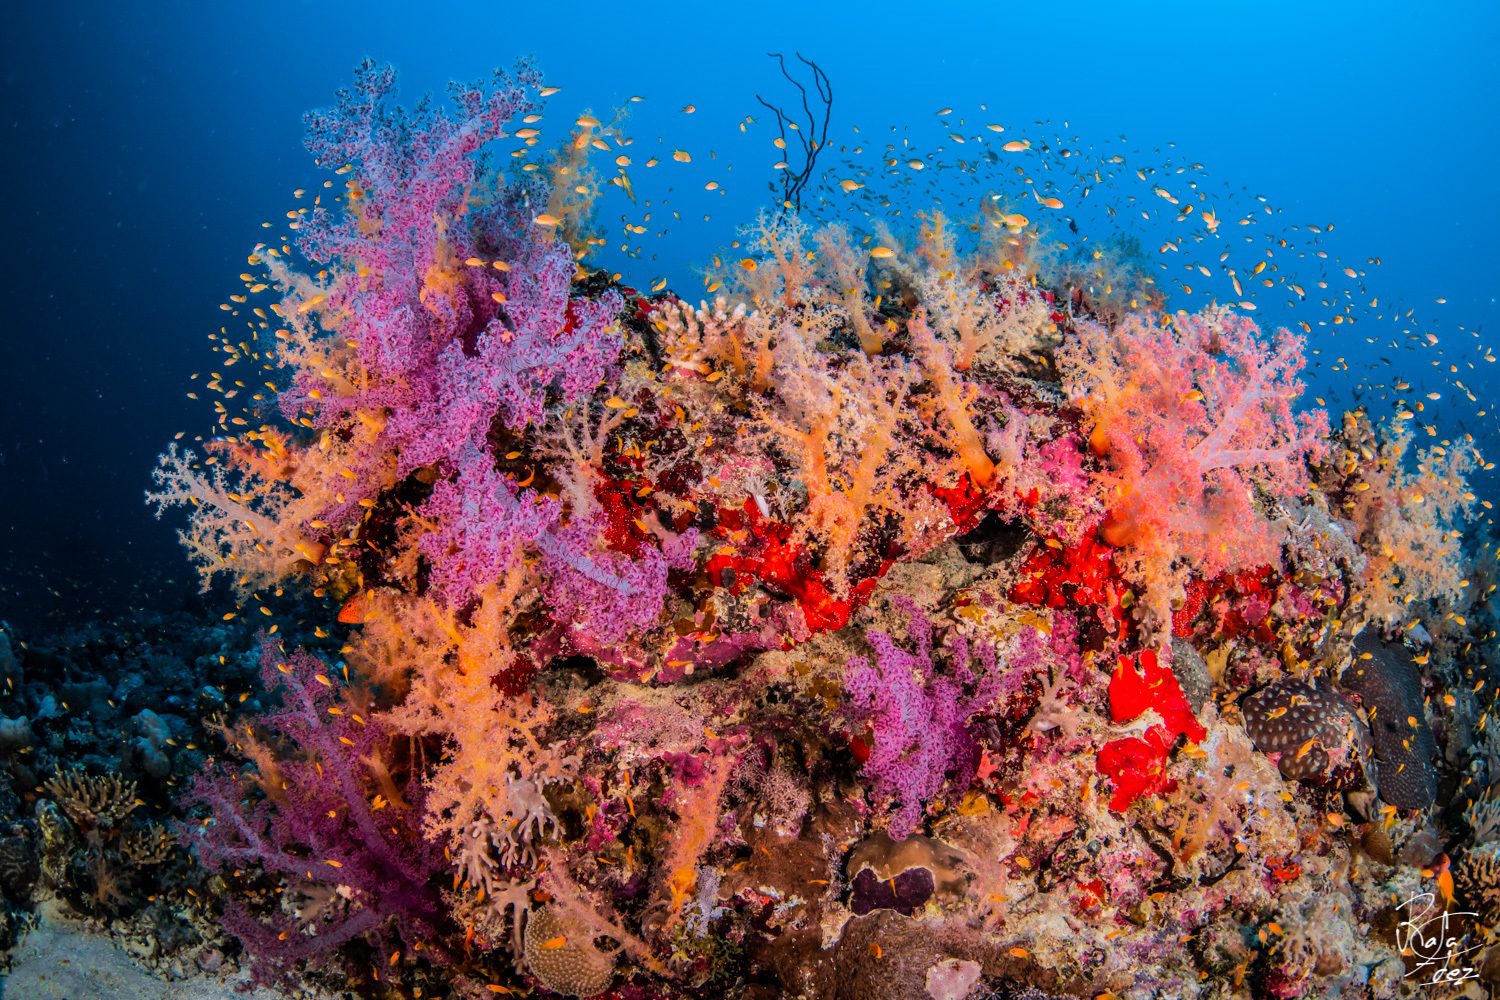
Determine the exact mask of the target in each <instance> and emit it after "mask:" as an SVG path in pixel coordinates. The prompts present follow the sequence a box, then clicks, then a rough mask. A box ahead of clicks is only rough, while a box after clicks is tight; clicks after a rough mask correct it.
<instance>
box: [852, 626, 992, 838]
mask: <svg viewBox="0 0 1500 1000" xmlns="http://www.w3.org/2000/svg"><path fill="white" fill-rule="evenodd" d="M891 603H892V605H893V606H895V607H896V608H897V609H898V610H899V611H900V612H901V613H903V614H905V615H907V616H908V625H907V643H906V646H903V645H901V644H899V643H897V642H896V640H894V639H892V638H891V637H890V636H889V635H887V634H886V633H884V632H879V631H873V630H872V631H870V632H869V633H868V634H867V636H866V638H867V640H868V642H869V644H870V647H871V649H873V650H874V652H875V660H874V662H873V663H872V662H871V661H870V660H869V659H867V658H866V657H863V656H856V657H853V658H851V659H850V660H849V663H848V664H847V666H846V667H845V671H844V690H845V693H846V695H847V696H848V707H847V709H846V711H847V713H848V714H849V716H850V717H851V718H852V719H854V720H855V722H856V723H858V724H861V725H864V724H868V725H869V727H870V731H871V733H872V737H873V745H872V746H871V747H870V750H869V757H868V759H867V760H866V762H865V766H864V773H865V776H866V777H867V778H869V779H870V781H871V783H872V784H873V785H874V788H875V794H876V797H877V798H879V799H882V800H885V801H887V802H889V803H891V804H893V805H894V807H895V811H894V812H893V813H892V814H891V818H890V835H891V836H892V837H893V838H895V839H897V840H900V839H901V838H903V837H906V836H907V835H909V834H910V833H912V832H913V831H914V830H916V829H917V827H918V826H919V825H920V823H921V820H922V812H923V809H924V808H925V807H926V805H927V803H928V802H930V801H931V800H932V799H934V798H935V797H936V796H937V794H938V793H939V792H940V791H941V790H942V788H943V783H944V782H945V781H946V780H947V779H948V777H949V776H950V775H952V776H953V778H954V782H955V787H967V786H968V783H969V781H970V780H971V779H972V778H973V776H974V770H975V765H976V763H977V758H978V744H977V743H976V742H975V740H974V737H973V735H972V734H971V733H970V730H969V722H970V720H971V719H972V718H973V717H974V716H975V715H976V714H979V713H981V712H983V711H984V710H986V709H987V708H989V706H990V705H991V704H993V703H994V701H995V699H996V697H997V696H998V694H999V691H1000V678H999V674H998V671H997V670H996V657H995V650H994V647H992V646H989V645H986V644H983V643H978V644H973V645H971V644H970V643H969V642H968V640H966V639H964V638H963V637H951V638H950V639H949V640H948V641H947V642H946V643H945V645H944V646H943V648H942V650H941V653H940V654H938V651H936V650H935V649H934V647H933V631H934V629H933V623H932V622H931V620H929V619H928V618H927V617H926V615H924V614H923V613H922V612H921V611H920V610H919V609H918V608H917V606H916V605H915V604H914V603H912V602H911V601H910V600H909V599H907V598H897V597H893V598H892V599H891ZM908 647H909V648H908Z"/></svg>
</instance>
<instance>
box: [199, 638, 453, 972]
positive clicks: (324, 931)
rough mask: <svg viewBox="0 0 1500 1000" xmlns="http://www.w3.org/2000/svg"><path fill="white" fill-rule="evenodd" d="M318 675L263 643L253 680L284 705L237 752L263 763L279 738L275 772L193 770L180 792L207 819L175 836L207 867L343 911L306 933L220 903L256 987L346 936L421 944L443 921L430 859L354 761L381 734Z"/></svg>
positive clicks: (377, 750)
mask: <svg viewBox="0 0 1500 1000" xmlns="http://www.w3.org/2000/svg"><path fill="white" fill-rule="evenodd" d="M325 669H326V668H325V667H324V665H323V664H322V663H321V662H320V661H319V660H318V659H316V658H315V657H313V656H311V655H310V654H308V653H304V652H297V653H294V654H291V655H289V656H288V655H286V654H285V653H284V652H283V651H282V650H281V649H280V648H279V647H278V645H277V644H276V643H275V642H274V641H272V640H271V639H269V638H267V639H266V641H265V642H264V645H263V647H262V651H261V673H262V676H263V678H264V681H265V684H266V687H267V688H268V689H279V690H280V691H281V693H282V695H283V698H284V700H285V701H284V705H283V707H282V708H281V709H280V710H278V711H275V712H272V713H270V714H269V715H266V716H264V717H262V718H260V719H259V720H257V722H258V728H259V729H260V731H261V732H260V733H257V732H256V731H255V730H253V729H251V728H249V727H247V728H246V732H245V735H244V737H243V741H242V742H241V743H240V747H241V751H242V752H243V753H245V754H248V755H250V756H254V757H259V758H261V759H268V758H269V757H270V751H269V749H268V747H267V745H266V744H265V742H264V741H265V740H267V739H271V740H275V741H279V742H280V743H281V744H282V746H283V750H282V752H281V753H279V754H277V755H276V757H275V760H276V761H277V763H276V769H275V772H274V773H267V772H265V771H262V772H261V773H260V774H259V775H258V776H252V777H251V778H247V777H246V776H245V775H243V774H242V773H241V772H240V771H239V770H238V769H237V768H233V767H231V766H229V765H228V764H227V763H221V764H219V765H218V766H217V767H215V768H213V769H211V770H209V771H206V772H204V773H203V774H201V775H200V776H199V777H198V779H197V780H196V781H195V782H194V785H193V789H192V793H191V795H192V799H193V801H194V802H196V803H198V804H200V805H202V806H203V807H204V808H205V809H206V810H207V811H208V818H207V819H205V820H204V821H203V822H202V823H200V824H197V825H194V826H190V827H187V828H185V829H184V830H183V833H182V836H183V840H184V842H185V843H186V844H188V846H190V847H191V848H192V849H193V851H194V852H195V853H196V855H197V856H198V858H199V860H200V861H202V862H203V863H204V864H205V865H208V866H209V867H211V868H215V869H219V870H221V871H224V872H226V873H232V872H235V871H243V870H252V871H261V872H265V873H266V874H268V875H270V876H271V877H273V878H275V879H277V880H279V881H280V882H281V883H282V888H283V890H284V891H294V892H305V890H306V889H307V887H308V886H309V885H311V886H323V887H326V888H328V889H332V890H333V891H334V892H336V894H337V895H339V896H341V897H343V898H344V899H346V900H348V901H349V904H350V905H349V907H348V908H347V909H343V908H339V909H337V910H329V909H326V908H325V909H324V910H322V911H320V912H321V913H322V914H324V915H325V916H327V917H328V918H329V919H328V920H327V921H325V922H321V923H319V924H315V925H311V926H298V925H297V924H296V923H295V922H293V921H291V920H290V919H289V918H287V917H285V916H282V915H280V914H278V913H273V914H270V915H269V916H263V915H260V914H257V913H254V912H252V911H251V910H250V909H249V908H248V907H247V906H246V905H245V904H244V903H242V902H239V901H238V900H234V901H231V902H230V904H229V906H228V909H227V910H226V913H225V917H224V920H225V925H226V926H227V927H228V928H229V929H230V930H231V931H232V932H233V933H234V934H235V935H236V936H238V937H239V938H240V940H241V941H242V942H243V943H244V944H245V946H246V947H247V948H248V949H249V950H250V952H251V955H252V957H253V958H254V959H255V962H256V964H257V968H258V969H259V971H260V974H261V975H262V976H264V977H266V978H268V979H279V978H283V977H285V976H287V975H288V974H289V973H290V972H291V971H292V970H293V969H294V968H295V966H296V965H297V964H298V963H300V962H302V961H304V960H306V959H308V958H311V957H313V956H315V955H320V954H323V955H326V954H328V953H330V952H331V951H333V950H334V949H337V948H339V947H340V946H342V945H344V944H345V943H347V942H349V941H350V940H352V939H355V938H368V939H372V940H385V939H388V938H394V939H397V940H402V941H405V942H407V943H408V944H409V945H416V944H418V943H419V942H420V943H421V944H423V945H424V946H427V945H428V944H429V943H431V942H436V941H437V940H439V935H438V927H439V925H440V924H441V922H442V920H443V909H442V905H441V898H440V896H439V894H438V891H437V889H436V888H435V887H434V886H433V879H434V877H435V876H436V875H437V873H438V872H439V871H440V870H441V860H440V859H439V857H438V856H437V854H436V852H434V851H433V850H432V849H431V848H430V846H429V845H428V844H426V843H424V842H423V841H422V839H421V837H420V835H419V834H418V832H417V831H416V829H415V827H414V826H413V824H412V823H411V819H410V816H409V814H405V813H400V812H398V809H397V807H396V806H395V805H393V804H392V803H391V801H390V800H389V799H387V798H386V797H385V796H384V795H382V794H381V793H380V790H379V783H378V782H377V781H376V780H375V778H374V776H373V775H372V768H371V766H370V765H369V764H367V763H366V761H367V760H375V759H378V758H379V757H380V756H381V754H382V749H383V747H382V745H383V743H384V741H385V734H384V732H383V731H382V728H381V727H380V726H379V725H378V724H377V723H376V722H374V721H373V720H369V719H365V718H362V717H361V716H359V715H358V714H357V713H356V712H354V711H352V710H350V709H346V708H345V707H344V705H343V704H341V701H340V699H339V697H338V696H337V694H336V692H335V689H334V686H333V682H332V681H331V680H330V679H329V678H328V676H327V674H326V673H325V672H324V671H325ZM292 754H296V755H297V756H292ZM257 779H258V780H257Z"/></svg>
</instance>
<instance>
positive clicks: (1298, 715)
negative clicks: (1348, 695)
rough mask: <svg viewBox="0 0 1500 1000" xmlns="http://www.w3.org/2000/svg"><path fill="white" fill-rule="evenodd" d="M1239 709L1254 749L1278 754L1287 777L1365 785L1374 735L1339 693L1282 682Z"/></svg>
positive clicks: (1338, 784)
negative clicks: (1365, 771) (1371, 739)
mask: <svg viewBox="0 0 1500 1000" xmlns="http://www.w3.org/2000/svg"><path fill="white" fill-rule="evenodd" d="M1240 710H1241V711H1242V712H1243V713H1244V716H1245V730H1246V731H1247V732H1248V733H1249V734H1250V738H1251V739H1252V740H1254V741H1255V745H1256V747H1257V748H1258V749H1260V750H1261V751H1263V752H1265V753H1274V754H1279V755H1280V758H1279V760H1278V766H1279V767H1280V768H1281V773H1282V774H1283V775H1285V776H1286V777H1288V778H1291V779H1293V780H1301V781H1313V782H1323V783H1328V782H1331V783H1333V784H1335V785H1336V786H1338V787H1355V786H1357V785H1358V784H1360V783H1361V782H1362V781H1363V779H1364V776H1365V774H1364V769H1365V767H1366V766H1367V763H1368V757H1369V753H1370V733H1369V730H1368V729H1367V728H1366V727H1365V724H1364V722H1363V721H1361V720H1360V718H1359V716H1358V715H1357V713H1356V712H1355V711H1354V708H1353V706H1352V705H1350V704H1349V703H1348V701H1346V700H1345V699H1344V698H1342V697H1341V696H1340V695H1338V694H1337V693H1335V692H1332V691H1323V690H1319V689H1317V688H1315V687H1312V686H1311V685H1309V684H1307V683H1306V682H1304V681H1299V680H1293V679H1290V678H1284V679H1281V680H1278V681H1275V682H1273V683H1271V684H1268V685H1267V686H1266V687H1264V688H1262V689H1261V690H1259V691H1257V692H1256V693H1255V694H1253V695H1250V696H1249V697H1248V698H1246V699H1245V700H1244V701H1242V702H1241V703H1240Z"/></svg>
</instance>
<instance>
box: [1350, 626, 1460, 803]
mask: <svg viewBox="0 0 1500 1000" xmlns="http://www.w3.org/2000/svg"><path fill="white" fill-rule="evenodd" d="M1340 683H1342V684H1343V686H1344V688H1345V689H1347V690H1349V691H1352V692H1354V693H1355V694H1356V695H1358V696H1359V700H1360V702H1361V704H1363V705H1364V708H1365V711H1366V712H1367V713H1368V714H1369V716H1370V733H1371V736H1372V737H1373V739H1374V744H1375V771H1376V782H1375V784H1376V788H1377V789H1378V790H1379V792H1380V797H1381V798H1382V799H1384V800H1385V801H1386V802H1388V803H1390V804H1391V805H1393V806H1395V807H1397V808H1398V809H1425V808H1426V807H1428V806H1430V805H1432V803H1433V801H1434V800H1435V799H1436V798H1437V746H1436V744H1435V742H1434V741H1433V737H1432V727H1431V726H1430V725H1429V724H1428V722H1427V709H1426V705H1425V699H1424V697H1423V695H1422V675H1421V674H1420V673H1419V672H1418V671H1417V666H1416V664H1415V663H1414V662H1413V661H1412V656H1411V653H1409V652H1407V650H1406V647H1405V646H1403V645H1401V644H1400V643H1399V642H1386V641H1384V640H1382V639H1381V638H1380V636H1379V635H1378V634H1377V633H1376V632H1375V630H1374V629H1366V630H1365V631H1364V632H1363V633H1361V635H1360V636H1359V638H1358V639H1356V640H1355V642H1354V661H1353V662H1352V663H1351V664H1350V665H1349V666H1348V668H1347V669H1345V671H1344V674H1343V677H1342V679H1341V681H1340Z"/></svg>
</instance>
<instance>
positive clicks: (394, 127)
mask: <svg viewBox="0 0 1500 1000" xmlns="http://www.w3.org/2000/svg"><path fill="white" fill-rule="evenodd" d="M538 83H539V80H538V78H537V76H536V74H535V73H534V72H533V71H532V70H530V69H529V68H528V67H525V66H523V67H522V68H521V69H520V70H519V71H518V72H517V73H516V75H515V77H514V78H510V77H505V76H503V75H497V77H496V82H495V84H494V85H492V86H490V87H478V86H476V87H458V88H455V89H454V91H453V98H454V101H455V104H456V105H457V113H448V112H445V111H443V110H441V109H440V108H439V107H438V106H437V105H436V104H435V103H428V102H423V103H421V104H419V105H418V106H417V107H416V108H414V109H412V110H403V109H400V108H398V107H395V106H393V105H392V102H391V94H392V92H393V90H394V85H395V76H394V73H392V72H391V71H390V69H389V68H379V67H376V66H374V65H373V64H371V63H366V64H365V65H363V66H362V67H361V68H360V71H359V74H358V77H357V81H356V86H355V87H354V88H353V89H352V90H348V91H344V92H342V93H341V94H340V102H339V104H338V106H337V107H335V108H333V109H330V110H326V111H322V112H318V113H315V114H312V115H309V116H308V119H307V123H308V138H307V145H308V148H309V149H310V150H311V151H312V152H313V153H314V155H316V156H317V157H318V159H319V161H320V163H322V164H323V165H324V166H327V167H330V168H339V169H340V170H343V169H344V165H348V178H349V179H348V180H347V181H346V186H347V188H348V194H347V200H346V205H345V210H344V211H343V212H333V211H331V210H329V209H328V208H326V207H319V208H316V209H315V210H314V211H313V212H312V213H310V215H309V216H308V217H307V218H306V219H305V220H303V221H302V222H301V223H300V226H301V234H302V238H301V248H302V250H303V252H304V253H305V254H306V255H307V256H308V258H309V259H310V260H312V261H314V262H315V263H318V264H323V265H336V266H337V273H340V274H341V275H342V277H340V278H339V279H337V280H336V281H335V282H334V283H333V284H332V285H331V286H329V287H328V288H327V289H326V291H324V292H323V293H322V295H321V297H319V296H310V297H308V298H307V299H306V300H304V302H303V304H302V305H301V306H299V307H298V308H299V309H304V310H315V313H316V314H317V315H320V316H323V317H326V319H325V322H326V323H330V324H332V325H333V326H335V327H336V337H337V339H338V340H341V341H344V342H346V343H348V344H349V345H350V346H351V347H352V349H353V351H354V357H355V359H356V360H357V364H354V365H352V366H350V367H347V368H346V369H344V370H336V369H333V368H330V367H328V366H325V365H312V366H306V367H304V368H303V370H302V372H301V373H300V374H299V375H298V377H297V380H296V382H295V384H294V385H293V386H292V387H291V388H290V389H289V390H287V391H286V392H284V393H283V394H282V396H281V400H280V402H281V407H282V410H283V412H284V413H285V414H286V416H288V417H289V418H292V419H294V420H295V419H298V418H299V416H300V415H301V414H303V413H307V414H310V416H309V417H308V419H309V420H310V422H311V424H312V426H314V427H317V428H322V429H328V430H332V431H337V430H338V429H339V428H341V427H343V426H345V425H347V424H350V423H352V422H358V421H363V422H365V423H366V424H370V423H373V424H375V425H377V426H379V428H380V429H379V432H378V433H377V434H376V435H374V436H373V439H372V444H371V446H370V447H368V448H367V449H366V450H365V452H364V453H363V454H357V455H352V456H348V458H349V467H348V468H344V469H329V470H328V473H329V474H330V475H334V474H337V475H338V476H340V477H342V478H343V479H344V480H347V481H346V482H343V483H342V484H341V486H340V488H339V490H338V491H337V492H338V493H339V494H340V495H342V497H343V500H342V502H341V503H340V504H339V505H338V506H336V507H334V508H333V509H331V510H329V511H327V512H326V513H325V515H324V517H323V520H326V521H328V522H329V523H331V524H333V525H334V526H335V527H342V526H343V525H342V523H341V522H342V521H344V520H348V519H351V518H355V517H357V516H359V515H360V514H361V513H362V511H361V510H360V508H359V507H358V506H356V504H357V501H359V500H361V499H366V498H369V497H372V496H373V495H375V494H376V493H378V492H379V491H380V490H381V489H382V488H384V487H386V486H388V485H390V482H391V478H390V477H391V476H392V475H394V476H395V477H396V478H398V479H399V478H401V477H404V476H406V475H407V474H409V473H411V472H412V471H414V470H416V469H418V468H421V467H423V466H431V465H440V464H450V465H451V464H453V463H456V461H457V459H458V456H459V455H460V454H461V453H462V452H463V451H464V450H465V449H467V448H471V447H480V448H482V447H483V446H484V444H485V440H486V435H487V434H488V433H489V432H490V431H491V430H492V428H493V426H494V424H495V421H496V419H497V418H499V419H501V420H503V422H504V424H505V425H506V426H508V427H511V428H513V429H517V430H519V429H521V428H524V427H525V426H527V425H528V424H533V423H536V422H538V421H539V420H540V419H541V417H542V415H543V411H544V408H545V407H546V406H547V405H548V404H550V403H555V402H571V401H576V400H578V399H580V398H582V397H584V396H586V395H588V394H589V393H591V392H593V391H594V389H596V388H597V387H598V386H599V385H600V384H601V383H602V382H603V381H604V379H605V378H606V376H607V375H608V374H609V372H610V371H611V369H612V366H613V365H614V364H615V362H616V359H617V358H618V355H619V351H620V346H621V338H620V334H619V330H618V327H617V325H616V323H615V319H616V317H617V316H618V314H619V313H620V311H621V310H622V309H623V307H624V300H623V298H622V297H621V296H620V295H619V294H618V293H617V292H615V291H613V290H609V291H606V292H604V293H603V294H601V295H600V296H598V297H597V298H595V299H586V298H582V297H575V296H573V295H572V294H571V292H572V280H573V275H574V272H575V264H574V260H573V255H572V253H571V251H570V249H569V247H568V245H567V244H566V243H564V242H561V241H559V240H556V239H554V238H553V237H552V236H550V235H547V234H545V233H543V232H542V231H541V230H540V229H539V228H538V227H536V226H533V225H532V224H531V214H532V210H530V209H528V208H527V200H528V195H542V196H544V195H545V192H544V191H543V192H538V191H523V190H519V189H516V188H506V187H502V188H501V190H500V192H499V193H498V194H496V195H491V196H488V197H490V198H492V199H493V202H492V203H490V204H480V203H479V202H480V199H479V197H478V196H477V195H476V194H475V189H476V187H477V186H478V171H479V165H478V160H477V158H476V156H475V154H476V153H477V152H478V151H479V150H480V149H481V148H482V147H484V146H485V145H486V144H487V143H489V142H491V141H492V140H495V139H497V138H500V137H501V136H502V135H503V134H504V128H505V125H506V124H507V122H509V121H510V119H511V118H513V117H515V116H516V115H519V114H524V113H526V112H527V111H529V110H531V109H532V107H533V104H532V101H533V94H534V91H535V89H536V87H537V85H538ZM494 262H498V264H496V265H495V266H486V265H490V264H493V263H494ZM393 460H394V467H393V466H392V461H393ZM449 471H451V469H450V470H449ZM331 492H332V491H331Z"/></svg>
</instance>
